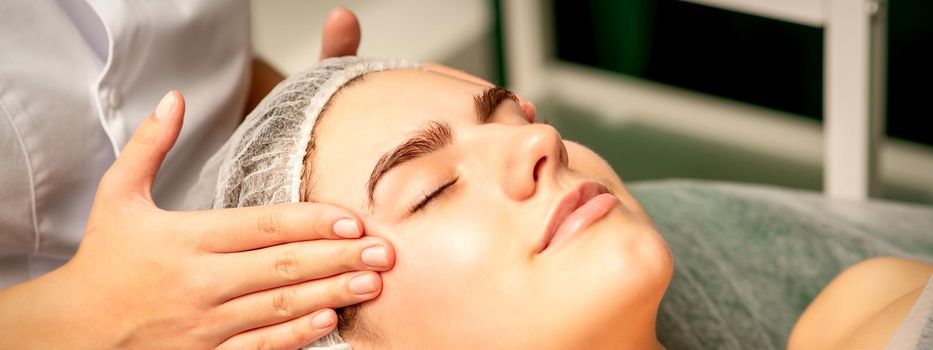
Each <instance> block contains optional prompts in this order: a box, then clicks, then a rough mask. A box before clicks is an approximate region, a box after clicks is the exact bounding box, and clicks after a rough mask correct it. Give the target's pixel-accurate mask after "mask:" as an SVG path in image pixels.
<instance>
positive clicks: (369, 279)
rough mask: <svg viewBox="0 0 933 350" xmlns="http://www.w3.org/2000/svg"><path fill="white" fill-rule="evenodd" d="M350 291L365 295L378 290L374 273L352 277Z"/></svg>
mask: <svg viewBox="0 0 933 350" xmlns="http://www.w3.org/2000/svg"><path fill="white" fill-rule="evenodd" d="M350 291H351V292H353V294H357V295H363V294H369V293H372V292H375V291H376V280H375V279H374V276H373V274H371V273H364V274H361V275H358V276H356V277H353V278H351V279H350Z"/></svg>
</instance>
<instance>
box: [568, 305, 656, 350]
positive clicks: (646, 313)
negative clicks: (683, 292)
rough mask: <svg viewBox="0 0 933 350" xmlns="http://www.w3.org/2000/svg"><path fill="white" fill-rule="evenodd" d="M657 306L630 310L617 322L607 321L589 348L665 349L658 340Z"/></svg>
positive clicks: (595, 335)
mask: <svg viewBox="0 0 933 350" xmlns="http://www.w3.org/2000/svg"><path fill="white" fill-rule="evenodd" d="M657 310H658V309H657V307H654V308H652V307H646V308H645V309H643V310H641V312H629V313H626V315H625V316H624V317H620V318H619V319H617V320H615V322H607V323H606V325H607V326H608V327H606V328H605V329H602V330H600V331H599V332H596V333H595V334H594V339H592V340H593V341H592V342H590V344H591V345H594V346H591V347H587V348H589V349H607V350H608V349H638V350H643V349H644V350H664V346H663V345H661V342H660V341H658V337H657V332H656V329H655V324H656V322H657V312H658V311H657Z"/></svg>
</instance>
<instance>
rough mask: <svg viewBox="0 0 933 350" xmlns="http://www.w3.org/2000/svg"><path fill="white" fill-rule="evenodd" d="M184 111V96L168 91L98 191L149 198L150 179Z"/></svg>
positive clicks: (105, 176)
mask: <svg viewBox="0 0 933 350" xmlns="http://www.w3.org/2000/svg"><path fill="white" fill-rule="evenodd" d="M184 114H185V100H184V97H182V95H181V93H179V92H178V91H170V92H169V93H168V94H166V95H165V96H164V97H163V98H162V100H161V101H160V102H159V105H158V107H156V111H155V113H153V114H152V115H151V116H149V118H147V119H146V120H145V121H143V123H142V125H140V126H139V128H137V129H136V132H135V133H134V134H133V136H132V137H131V138H130V140H129V142H127V144H126V146H125V147H123V150H122V151H121V152H120V155H119V156H118V157H117V159H116V161H114V163H113V165H112V166H111V167H110V169H108V170H107V172H106V173H105V174H104V177H103V178H102V179H101V186H100V192H101V193H102V194H103V195H105V196H108V195H143V196H144V197H146V198H147V199H149V200H151V194H150V189H151V188H152V182H153V181H154V180H155V176H156V173H157V172H158V171H159V167H160V166H161V165H162V160H164V159H165V155H166V154H167V153H168V151H169V150H170V149H171V148H172V146H173V145H174V144H175V140H176V139H177V138H178V133H179V132H181V125H182V119H183V116H184Z"/></svg>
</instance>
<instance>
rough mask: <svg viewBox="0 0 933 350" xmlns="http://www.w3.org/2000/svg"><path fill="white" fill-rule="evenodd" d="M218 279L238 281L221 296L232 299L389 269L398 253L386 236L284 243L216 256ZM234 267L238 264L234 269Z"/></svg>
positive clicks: (230, 285)
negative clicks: (259, 292) (353, 273)
mask: <svg viewBox="0 0 933 350" xmlns="http://www.w3.org/2000/svg"><path fill="white" fill-rule="evenodd" d="M215 261H216V264H217V267H218V269H217V270H218V271H221V272H218V278H220V279H221V280H224V281H236V282H231V283H230V284H229V288H230V290H228V291H223V292H221V293H220V294H221V295H220V297H222V298H223V299H232V298H234V297H238V296H241V295H245V294H248V293H252V292H256V291H261V290H266V289H270V288H277V287H281V286H287V285H292V284H295V283H302V282H305V281H310V280H318V279H322V278H327V277H330V276H335V275H337V274H341V273H344V272H348V271H367V270H371V271H387V270H389V269H391V268H392V266H393V265H394V264H395V253H394V251H393V249H392V246H391V245H390V244H389V242H387V241H385V240H384V239H382V238H377V237H365V238H362V239H354V240H319V241H313V242H300V243H292V244H283V245H279V246H274V247H268V248H264V249H257V250H253V251H248V252H241V253H233V254H224V255H222V256H219V257H218V259H215ZM230 266H236V267H237V268H236V269H234V270H230V269H229V267H230Z"/></svg>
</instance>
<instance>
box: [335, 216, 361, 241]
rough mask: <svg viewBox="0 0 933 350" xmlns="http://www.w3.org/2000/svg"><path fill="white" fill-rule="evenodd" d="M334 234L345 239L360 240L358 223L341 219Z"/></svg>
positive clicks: (336, 223)
mask: <svg viewBox="0 0 933 350" xmlns="http://www.w3.org/2000/svg"><path fill="white" fill-rule="evenodd" d="M334 233H336V234H337V235H338V236H340V237H343V238H359V237H360V228H359V227H357V226H356V221H353V220H351V219H340V220H337V222H335V223H334Z"/></svg>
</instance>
